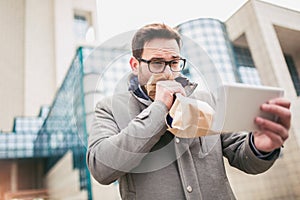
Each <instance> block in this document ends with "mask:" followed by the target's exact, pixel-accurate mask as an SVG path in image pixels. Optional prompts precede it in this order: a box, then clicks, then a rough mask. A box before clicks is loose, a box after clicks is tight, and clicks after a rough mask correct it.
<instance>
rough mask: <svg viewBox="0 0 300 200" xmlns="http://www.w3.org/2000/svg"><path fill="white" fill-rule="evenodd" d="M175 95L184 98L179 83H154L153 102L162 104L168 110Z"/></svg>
mask: <svg viewBox="0 0 300 200" xmlns="http://www.w3.org/2000/svg"><path fill="white" fill-rule="evenodd" d="M176 93H180V94H182V95H183V96H186V94H185V90H184V89H183V87H182V85H181V84H180V83H178V82H176V81H174V80H166V81H158V82H157V83H156V94H155V101H161V102H163V103H164V104H165V105H166V106H167V108H168V109H170V108H171V106H172V105H173V102H174V101H173V100H174V94H176Z"/></svg>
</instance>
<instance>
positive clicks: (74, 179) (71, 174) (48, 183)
mask: <svg viewBox="0 0 300 200" xmlns="http://www.w3.org/2000/svg"><path fill="white" fill-rule="evenodd" d="M79 177H80V176H79V170H77V169H73V155H72V152H68V153H66V154H65V156H64V157H63V158H61V159H60V160H59V161H58V162H57V163H56V165H55V166H53V167H52V168H51V170H50V171H49V172H48V173H47V174H46V176H45V187H46V188H47V189H48V194H49V199H64V200H71V199H72V200H73V199H76V200H85V199H88V194H87V191H85V190H80V181H79Z"/></svg>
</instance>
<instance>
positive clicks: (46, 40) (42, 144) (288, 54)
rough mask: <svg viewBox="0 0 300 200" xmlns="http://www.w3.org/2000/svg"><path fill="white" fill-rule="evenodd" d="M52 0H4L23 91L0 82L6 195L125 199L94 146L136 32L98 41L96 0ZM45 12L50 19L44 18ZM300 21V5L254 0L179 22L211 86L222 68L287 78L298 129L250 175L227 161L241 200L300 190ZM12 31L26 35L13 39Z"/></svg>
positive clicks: (2, 191) (280, 83)
mask: <svg viewBox="0 0 300 200" xmlns="http://www.w3.org/2000/svg"><path fill="white" fill-rule="evenodd" d="M45 2H46V3H45ZM45 2H43V3H40V2H39V0H22V1H17V0H16V1H14V0H11V1H5V2H4V1H1V2H0V3H1V4H3V5H1V6H0V9H2V8H8V10H5V12H7V13H6V14H2V13H4V10H3V12H0V15H3V16H2V17H4V16H5V17H8V16H10V17H11V18H12V19H13V20H12V23H13V24H14V25H15V26H13V29H11V25H9V24H8V23H3V27H4V28H5V29H7V30H9V31H7V32H3V33H1V34H2V35H1V36H0V42H2V44H5V46H7V47H8V49H3V48H0V56H3V57H2V58H3V59H0V62H3V63H0V66H6V65H8V64H10V68H7V67H6V68H3V67H1V70H3V75H1V80H2V81H3V83H5V84H6V85H8V84H9V85H12V88H15V90H14V89H12V90H13V91H16V93H12V92H11V90H10V91H7V90H5V84H1V86H0V87H1V90H0V91H1V94H2V95H3V96H5V95H6V96H7V97H6V98H5V102H3V103H2V102H1V105H0V106H1V111H2V110H3V112H1V113H5V114H6V112H7V115H4V114H2V115H0V117H1V123H3V125H2V124H1V126H2V127H1V128H2V129H3V130H9V131H6V132H1V133H0V163H1V168H2V169H3V170H1V173H0V199H1V198H4V196H5V197H6V199H12V198H14V197H15V198H16V197H20V195H23V197H24V195H25V194H26V195H34V194H35V195H40V197H41V196H43V198H44V199H54V198H55V199H75V198H77V199H78V198H79V199H120V197H119V195H118V183H117V182H115V183H113V184H111V185H109V186H103V185H100V184H98V183H97V182H96V181H95V180H94V179H93V178H92V177H91V176H90V174H89V172H88V170H87V168H86V165H85V151H86V142H87V137H88V133H89V127H90V124H91V120H92V116H93V109H94V106H95V103H96V102H97V101H98V100H99V99H101V98H102V97H103V96H106V95H109V94H111V93H113V92H115V90H116V87H115V86H116V85H117V84H118V82H119V81H120V79H122V78H123V77H124V74H125V73H127V72H129V71H130V67H129V66H128V59H129V57H130V41H131V40H130V39H131V37H132V34H133V33H134V32H129V33H127V34H123V35H121V36H116V37H115V38H112V39H111V40H109V41H107V42H106V43H104V44H101V45H100V46H98V47H96V48H94V46H95V45H97V35H98V34H97V32H98V27H97V20H96V19H97V17H96V13H97V11H96V10H95V8H96V7H97V6H96V2H95V1H92V0H91V2H89V3H83V1H81V0H77V1H72V0H66V1H59V0H57V1H45ZM1 11H2V10H1ZM41 12H42V13H43V14H44V18H39V19H37V18H38V17H37V16H40V13H41ZM9 13H10V15H9ZM11 13H14V15H12V14H11ZM66 16H68V17H66ZM62 19H63V20H62ZM299 20H300V13H299V12H296V11H293V10H289V9H285V8H281V7H278V6H274V5H272V4H268V3H263V2H261V1H257V0H250V1H248V2H247V3H245V4H244V5H243V6H242V7H241V8H240V9H239V10H238V11H237V12H236V13H235V14H233V15H232V16H231V17H230V18H229V19H228V20H227V21H226V22H221V21H219V20H217V19H209V18H205V19H201V18H200V19H194V20H190V21H187V22H184V23H182V24H179V25H178V26H177V27H176V28H177V29H178V31H179V32H180V33H181V34H182V35H183V36H184V42H185V41H186V42H190V44H191V45H196V46H198V47H201V52H205V54H206V55H207V56H208V58H209V60H208V61H207V60H205V59H203V62H206V61H207V62H208V63H209V65H208V66H211V65H213V66H214V67H213V68H210V67H206V68H205V67H203V68H202V69H201V70H200V71H201V77H206V79H207V80H205V81H204V82H203V83H201V84H203V86H207V85H208V87H209V86H210V83H211V82H213V81H215V79H214V78H215V77H216V74H218V76H219V77H220V79H218V80H219V81H220V82H221V83H224V82H230V83H233V82H239V83H247V84H253V85H268V86H277V87H282V88H284V90H285V96H286V97H287V98H288V99H290V100H291V101H292V107H291V110H292V114H293V118H292V128H291V131H290V138H289V139H288V141H287V142H286V145H285V147H284V149H283V151H282V154H281V156H280V158H279V159H278V161H277V162H276V163H275V165H274V166H273V167H272V168H271V169H270V170H269V171H267V172H266V173H263V174H261V175H256V176H253V175H247V174H244V173H241V172H240V171H237V170H235V169H233V168H232V167H229V165H228V163H226V170H227V174H228V176H229V180H230V183H231V185H232V187H233V189H234V192H235V194H236V196H237V198H238V199H300V193H299V187H300V182H299V179H300V171H299V169H298V167H296V166H298V165H299V164H300V163H299V162H300V160H299V159H300V158H299V156H298V154H299V152H300V149H299V147H300V125H299V123H298V124H297V121H299V120H300V112H299V111H300V81H299V79H300V78H299V77H300V56H299V55H300V41H299V40H300V37H299V36H300V24H299ZM10 37H13V38H14V39H18V40H16V41H15V42H14V43H8V38H10ZM116 41H117V42H116ZM120 41H121V42H120ZM41 44H45V45H44V46H43V48H41ZM80 46H82V47H80ZM195 49H197V48H187V49H185V48H184V47H183V52H182V53H183V54H184V55H185V56H186V57H187V58H189V57H193V56H194V55H196V56H199V52H197V51H195ZM4 58H5V59H4ZM16 58H18V59H16ZM193 64H195V65H196V64H197V63H190V64H189V65H188V67H187V70H186V71H185V72H184V73H185V74H186V76H189V77H190V78H191V79H192V80H193V79H197V78H198V76H196V75H195V74H196V73H197V72H196V71H195V69H194V68H193ZM198 64H199V65H201V63H198ZM41 66H42V67H41ZM203 66H204V65H203ZM2 68H3V69H2ZM43 77H46V78H43ZM58 86H59V87H58ZM17 91H18V92H17ZM36 97H41V98H36ZM250 98H251V97H250ZM46 104H47V105H49V106H42V107H41V108H40V106H41V105H46ZM11 107H14V108H13V109H11ZM37 108H39V109H40V113H39V114H38V115H37V114H35V113H37ZM18 116H21V117H18ZM22 116H30V117H22ZM34 116H36V117H34ZM12 119H14V120H12ZM11 120H12V122H11ZM10 127H13V128H12V129H10ZM37 190H38V191H40V192H41V193H38V194H37V193H35V192H36V191H37ZM18 195H19V196H18Z"/></svg>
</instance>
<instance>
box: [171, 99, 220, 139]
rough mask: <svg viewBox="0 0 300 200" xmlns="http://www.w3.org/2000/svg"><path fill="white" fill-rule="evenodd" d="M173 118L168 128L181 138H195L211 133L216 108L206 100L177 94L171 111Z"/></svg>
mask: <svg viewBox="0 0 300 200" xmlns="http://www.w3.org/2000/svg"><path fill="white" fill-rule="evenodd" d="M169 115H170V117H171V118H172V119H173V120H172V122H171V124H168V122H167V126H168V130H169V131H170V132H171V133H173V134H174V135H175V136H177V137H180V138H195V137H200V136H205V135H209V134H210V133H211V131H210V128H211V125H212V120H213V115H214V109H213V108H212V107H211V106H210V105H209V104H208V103H206V102H204V101H200V100H197V99H192V98H188V97H184V96H182V95H181V94H176V100H175V102H174V104H173V105H172V107H171V109H170V111H169Z"/></svg>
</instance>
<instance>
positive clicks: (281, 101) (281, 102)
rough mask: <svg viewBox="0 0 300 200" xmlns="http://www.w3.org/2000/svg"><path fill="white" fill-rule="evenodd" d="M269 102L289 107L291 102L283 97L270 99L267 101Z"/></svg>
mask: <svg viewBox="0 0 300 200" xmlns="http://www.w3.org/2000/svg"><path fill="white" fill-rule="evenodd" d="M268 103H269V104H276V105H279V106H282V107H285V108H288V109H289V108H290V106H291V102H290V101H289V100H287V99H285V98H276V99H271V100H270V101H268Z"/></svg>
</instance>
